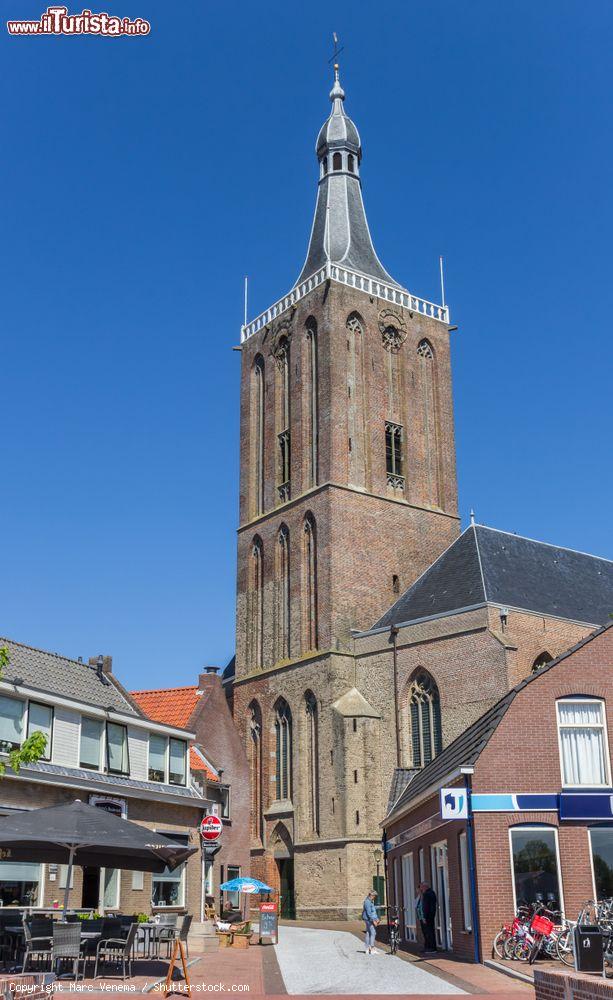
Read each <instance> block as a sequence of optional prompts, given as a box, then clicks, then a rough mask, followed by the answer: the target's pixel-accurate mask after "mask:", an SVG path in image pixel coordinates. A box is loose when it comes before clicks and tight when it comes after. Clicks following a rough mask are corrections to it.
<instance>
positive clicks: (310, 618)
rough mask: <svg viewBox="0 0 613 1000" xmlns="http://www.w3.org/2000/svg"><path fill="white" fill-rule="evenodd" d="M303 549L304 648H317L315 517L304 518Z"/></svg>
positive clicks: (309, 514)
mask: <svg viewBox="0 0 613 1000" xmlns="http://www.w3.org/2000/svg"><path fill="white" fill-rule="evenodd" d="M303 542H304V549H303V597H304V606H303V621H304V646H305V650H310V649H317V532H316V527H315V519H314V517H313V515H312V514H311V513H308V514H307V515H306V516H305V519H304V539H303Z"/></svg>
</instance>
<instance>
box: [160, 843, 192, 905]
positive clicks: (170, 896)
mask: <svg viewBox="0 0 613 1000" xmlns="http://www.w3.org/2000/svg"><path fill="white" fill-rule="evenodd" d="M161 832H163V833H164V836H165V837H168V838H169V839H170V840H172V841H174V842H175V843H176V844H185V845H187V844H189V835H188V834H185V833H175V832H174V831H170V830H164V831H161ZM186 865H187V862H185V861H184V862H183V864H182V865H179V866H178V867H177V868H174V869H173V870H172V871H169V870H168V868H165V869H164V871H163V872H162V873H161V874H160V875H154V876H153V879H152V884H151V902H152V904H153V906H160V907H162V906H185V869H186Z"/></svg>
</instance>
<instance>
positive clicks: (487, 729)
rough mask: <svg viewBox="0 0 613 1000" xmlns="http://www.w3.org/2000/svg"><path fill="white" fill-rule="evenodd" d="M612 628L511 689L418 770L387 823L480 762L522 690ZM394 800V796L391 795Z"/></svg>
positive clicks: (599, 631) (610, 625)
mask: <svg viewBox="0 0 613 1000" xmlns="http://www.w3.org/2000/svg"><path fill="white" fill-rule="evenodd" d="M611 628H613V622H609V623H608V624H607V625H603V626H602V627H601V628H599V629H596V631H595V632H591V633H590V634H589V635H587V636H585V638H584V639H581V640H580V641H579V642H578V643H577V644H576V645H574V646H572V647H571V648H570V649H567V650H566V652H565V653H562V655H561V656H558V657H556V659H555V660H552V661H551V662H550V663H547V664H546V665H545V666H544V667H541V668H540V670H537V671H536V673H534V674H530V676H529V677H525V678H524V679H523V680H522V681H520V682H519V684H516V685H515V687H513V688H511V690H510V691H508V692H507V693H506V694H505V695H503V697H502V698H501V699H500V701H497V702H496V704H495V705H492V707H491V708H490V709H488V711H487V712H484V714H483V715H482V716H480V718H478V719H477V720H476V721H475V722H473V724H472V725H471V726H469V727H468V729H465V730H464V732H463V733H460V735H459V736H458V737H457V738H456V739H455V740H454V741H453V742H452V743H450V744H449V746H447V747H445V749H444V750H442V751H441V753H439V754H437V756H436V757H435V758H434V760H433V761H431V762H430V764H427V765H426V767H424V768H422V769H421V770H419V771H417V772H416V773H415V774H414V776H413V777H412V778H411V779H410V781H409V782H408V783H407V784H406V785H405V787H404V790H403V791H402V792H401V793H400V795H399V796H397V798H396V800H395V802H394V803H393V805H391V806H390V805H389V804H388V813H387V817H386V820H387V818H388V817H389V816H392V815H393V816H394V817H398V816H399V814H401V813H402V812H406V811H407V810H408V809H410V807H411V803H412V802H414V801H415V799H417V798H418V797H419V796H421V795H422V794H424V793H427V792H429V790H430V789H433V788H436V786H437V785H438V784H440V783H442V782H443V781H445V780H446V779H447V778H448V776H449V775H450V774H454V773H455V772H456V771H458V770H459V769H460V768H462V767H472V766H473V765H474V764H476V762H477V761H478V759H479V757H480V756H481V754H482V752H483V750H485V748H486V746H487V744H488V743H489V741H490V739H491V738H492V736H493V735H494V733H495V732H496V730H497V728H498V726H499V725H500V723H501V722H502V720H503V718H504V717H505V715H506V713H507V712H508V710H509V708H510V707H511V705H512V704H513V702H514V701H515V698H516V697H517V695H518V694H519V693H520V692H521V691H523V689H524V688H525V687H526V686H527V685H528V684H533V683H534V682H535V681H538V679H539V677H541V676H542V675H543V674H544V673H546V672H547V671H548V670H552V669H554V668H555V667H556V666H557V664H558V663H560V662H561V661H562V660H565V659H566V658H567V657H569V656H571V655H572V654H573V653H575V652H576V651H577V650H578V649H581V648H582V646H585V645H586V644H587V643H588V642H591V641H592V640H593V639H594V638H596V636H599V635H601V634H602V633H603V632H606V631H607V630H608V629H611ZM396 780H397V779H396V776H395V775H394V778H393V780H392V786H394V783H395V781H396ZM390 800H391V796H390Z"/></svg>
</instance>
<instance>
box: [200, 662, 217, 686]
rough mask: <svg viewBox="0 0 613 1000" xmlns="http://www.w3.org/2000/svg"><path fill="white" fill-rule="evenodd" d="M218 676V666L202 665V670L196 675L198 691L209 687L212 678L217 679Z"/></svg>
mask: <svg viewBox="0 0 613 1000" xmlns="http://www.w3.org/2000/svg"><path fill="white" fill-rule="evenodd" d="M219 676H220V669H219V667H204V670H203V672H202V673H201V674H199V675H198V688H199V689H200V691H204V690H205V689H206V688H210V686H211V685H212V684H214V683H215V680H214V678H217V679H218V678H219Z"/></svg>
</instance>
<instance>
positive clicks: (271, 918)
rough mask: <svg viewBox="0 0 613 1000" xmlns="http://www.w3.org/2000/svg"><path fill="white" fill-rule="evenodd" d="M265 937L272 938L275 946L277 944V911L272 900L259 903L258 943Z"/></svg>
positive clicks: (275, 904)
mask: <svg viewBox="0 0 613 1000" xmlns="http://www.w3.org/2000/svg"><path fill="white" fill-rule="evenodd" d="M265 937H269V938H274V939H275V944H277V943H278V940H279V909H278V906H277V903H276V902H275V901H272V900H269V901H267V902H265V903H260V942H261V941H262V938H265Z"/></svg>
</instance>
